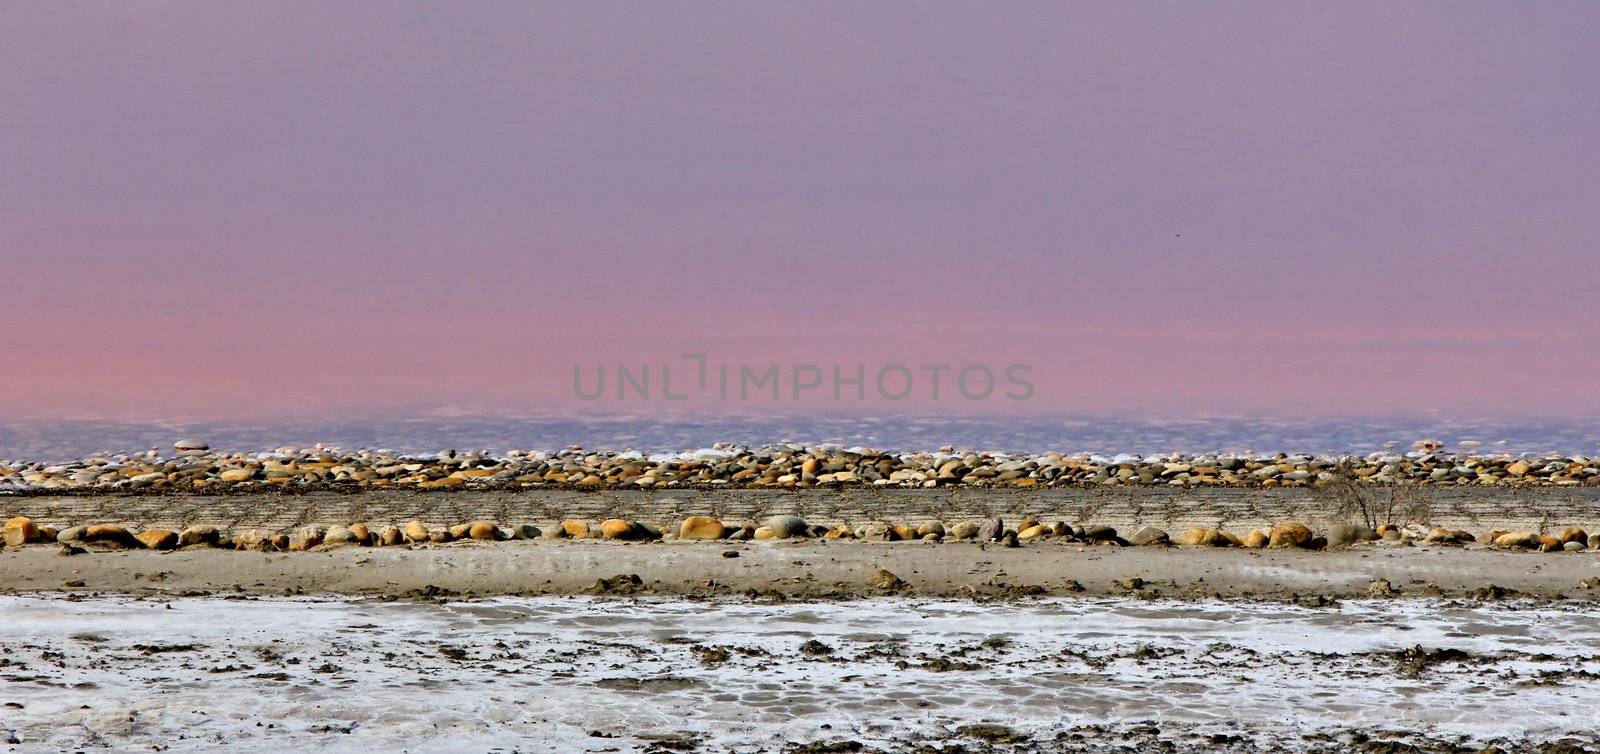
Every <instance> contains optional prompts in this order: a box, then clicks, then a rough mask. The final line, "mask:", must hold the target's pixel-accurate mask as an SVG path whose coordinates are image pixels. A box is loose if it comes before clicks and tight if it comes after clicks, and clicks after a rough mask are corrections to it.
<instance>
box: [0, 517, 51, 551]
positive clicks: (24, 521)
mask: <svg viewBox="0 0 1600 754" xmlns="http://www.w3.org/2000/svg"><path fill="white" fill-rule="evenodd" d="M0 533H3V536H4V539H5V546H6V547H21V546H23V545H26V544H32V543H34V542H40V541H43V540H42V539H41V538H40V535H39V528H38V527H37V526H34V525H33V519H31V518H28V517H27V516H17V517H15V518H10V519H6V523H5V526H4V528H3V529H0Z"/></svg>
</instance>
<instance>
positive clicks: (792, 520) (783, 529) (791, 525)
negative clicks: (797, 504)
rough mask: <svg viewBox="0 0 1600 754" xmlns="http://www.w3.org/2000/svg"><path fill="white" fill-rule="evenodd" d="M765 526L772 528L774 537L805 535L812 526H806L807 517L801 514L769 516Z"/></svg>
mask: <svg viewBox="0 0 1600 754" xmlns="http://www.w3.org/2000/svg"><path fill="white" fill-rule="evenodd" d="M763 526H764V527H765V528H768V529H771V530H772V532H773V535H774V537H776V538H778V539H789V538H791V537H804V536H805V535H806V533H807V529H809V528H810V527H808V526H806V520H805V519H803V518H801V517H799V516H791V515H782V516H771V517H769V518H767V520H766V522H765V523H764V524H763Z"/></svg>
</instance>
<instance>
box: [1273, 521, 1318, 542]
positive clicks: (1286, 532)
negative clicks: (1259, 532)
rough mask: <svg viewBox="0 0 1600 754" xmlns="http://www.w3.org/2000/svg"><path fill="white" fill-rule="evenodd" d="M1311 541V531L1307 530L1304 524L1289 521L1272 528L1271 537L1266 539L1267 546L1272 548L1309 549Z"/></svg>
mask: <svg viewBox="0 0 1600 754" xmlns="http://www.w3.org/2000/svg"><path fill="white" fill-rule="evenodd" d="M1311 539H1312V535H1311V529H1309V528H1307V527H1306V525H1305V524H1301V523H1297V522H1294V521H1289V522H1285V523H1281V524H1278V525H1277V526H1274V527H1272V535H1271V537H1269V538H1268V541H1267V546H1268V547H1272V548H1284V547H1309V546H1310V545H1311Z"/></svg>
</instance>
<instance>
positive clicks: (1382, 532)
mask: <svg viewBox="0 0 1600 754" xmlns="http://www.w3.org/2000/svg"><path fill="white" fill-rule="evenodd" d="M0 531H3V536H4V542H5V546H6V547H7V548H20V547H26V546H29V545H39V544H57V545H59V546H60V547H61V553H62V554H64V555H75V554H81V553H84V552H88V551H89V549H91V548H92V549H96V550H119V549H147V550H174V549H179V548H220V549H233V550H251V551H259V552H301V551H308V550H321V549H327V548H333V547H350V546H353V547H400V546H418V545H443V544H448V543H451V542H456V541H474V542H501V541H507V540H530V539H603V540H612V541H618V542H653V541H665V540H702V541H717V540H725V541H734V542H738V541H749V540H790V539H794V540H798V539H821V540H847V541H863V542H910V541H916V542H926V543H930V544H936V543H940V542H945V541H976V542H985V543H994V544H996V545H999V546H1002V547H1022V546H1024V545H1029V544H1033V543H1046V542H1054V543H1072V544H1083V545H1094V546H1107V547H1141V546H1144V547H1150V546H1154V547H1166V546H1172V545H1185V546H1190V547H1206V548H1212V547H1236V548H1247V549H1264V548H1271V549H1288V548H1295V549H1304V550H1324V549H1329V548H1341V547H1350V546H1356V545H1361V544H1364V543H1368V542H1383V543H1386V544H1390V545H1395V546H1408V545H1421V546H1462V545H1468V544H1482V545H1486V546H1489V547H1495V548H1500V549H1507V550H1537V551H1540V552H1582V551H1585V550H1600V534H1594V535H1591V534H1588V533H1587V532H1586V531H1585V530H1584V529H1582V528H1580V527H1577V526H1567V527H1564V528H1562V529H1560V530H1559V531H1558V532H1556V533H1551V534H1545V533H1540V532H1533V531H1518V532H1507V531H1499V530H1496V531H1489V532H1484V533H1481V534H1474V533H1472V532H1468V531H1465V530H1461V529H1449V528H1443V527H1432V528H1429V527H1427V526H1423V525H1419V524H1414V523H1413V524H1406V525H1397V524H1394V523H1384V524H1381V525H1379V526H1378V527H1376V528H1370V527H1367V526H1363V525H1359V524H1338V525H1334V526H1331V527H1329V528H1328V529H1327V530H1326V531H1323V532H1320V533H1319V532H1315V531H1313V530H1312V529H1311V528H1310V527H1308V526H1306V525H1305V524H1302V523H1299V522H1293V521H1289V522H1282V523H1279V524H1276V525H1274V526H1271V527H1263V528H1258V529H1251V530H1248V531H1244V532H1242V533H1238V534H1236V533H1234V532H1230V531H1226V530H1221V529H1211V528H1204V527H1197V528H1192V529H1189V530H1187V531H1185V532H1183V533H1182V534H1180V535H1177V536H1173V535H1171V534H1169V533H1168V532H1166V531H1164V530H1162V529H1159V528H1157V527H1154V526H1140V527H1138V528H1137V529H1135V530H1133V531H1130V532H1126V533H1124V532H1119V531H1118V530H1117V529H1115V528H1113V527H1111V526H1104V525H1099V526H1083V525H1079V524H1069V523H1067V522H1065V521H1054V522H1046V521H1041V520H1039V519H1037V518H1035V517H1033V516H1027V517H1024V518H1023V519H1022V520H1021V521H1019V522H1018V523H1017V524H1016V525H1015V527H1011V526H1008V525H1007V524H1006V522H1005V521H1004V520H1003V519H1001V518H994V519H990V520H981V521H961V522H957V523H953V524H950V525H948V526H947V525H946V524H945V522H943V521H936V520H934V521H922V522H919V523H915V524H913V523H907V522H890V521H873V522H869V523H865V524H860V525H852V524H848V523H835V524H832V525H825V524H816V523H810V522H807V521H806V520H805V519H803V518H801V517H800V516H795V515H777V516H771V517H769V518H767V519H766V520H765V521H764V522H761V523H760V524H757V523H756V522H753V521H750V522H734V523H727V522H723V521H721V520H719V519H717V518H716V517H713V516H705V515H697V516H689V517H688V518H685V519H683V520H682V521H681V522H678V523H677V524H676V525H674V526H671V527H670V528H666V529H663V528H662V527H660V526H657V525H656V524H653V523H650V522H645V521H638V520H628V519H622V518H611V519H606V520H604V521H599V522H594V521H585V520H579V519H568V520H564V521H562V522H560V523H559V524H558V525H556V526H551V527H548V528H545V529H541V528H539V527H538V526H535V525H533V524H527V523H523V524H513V525H502V524H501V523H499V522H494V521H487V520H479V521H467V522H462V523H457V524H453V525H448V526H432V527H430V526H428V525H427V524H426V523H424V522H423V521H421V520H420V519H413V520H411V521H408V522H405V523H404V524H395V523H389V524H383V525H371V524H368V523H367V522H354V523H350V524H348V525H334V526H321V525H308V526H302V527H297V528H295V529H292V530H289V531H275V530H271V529H246V530H239V531H230V530H225V529H222V528H219V527H216V526H212V525H209V524H199V525H193V526H189V527H185V528H183V529H181V530H173V529H160V528H151V529H143V530H139V531H134V530H130V529H128V528H126V527H124V526H122V525H119V524H114V523H94V522H65V523H59V524H39V523H36V522H35V521H34V520H33V519H31V518H28V517H26V516H15V517H12V518H10V519H8V520H6V522H5V525H4V527H3V530H0Z"/></svg>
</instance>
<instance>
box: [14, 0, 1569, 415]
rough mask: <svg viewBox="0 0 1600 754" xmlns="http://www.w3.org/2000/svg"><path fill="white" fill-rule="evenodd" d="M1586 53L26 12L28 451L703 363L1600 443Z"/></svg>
mask: <svg viewBox="0 0 1600 754" xmlns="http://www.w3.org/2000/svg"><path fill="white" fill-rule="evenodd" d="M1597 30H1600V4H1595V3H1586V2H1542V3H1535V4H1511V3H1455V2H1452V3H1443V2H1440V3H1422V2H1414V3H1403V4H1398V3H1371V4H1362V3H1339V4H1324V3H1303V4H1292V3H1266V2H1261V3H1233V4H1229V3H1132V2H1108V3H1072V4H1067V3H1054V2H1049V3H1008V4H1005V5H1003V6H993V5H984V4H967V3H961V4H954V3H854V2H848V3H803V4H802V3H751V2H727V3H548V4H538V3H527V2H474V3H466V4H461V3H426V4H423V3H404V2H367V3H352V2H326V1H324V0H317V1H315V2H282V3H256V4H240V3H178V2H160V3H158V2H147V3H70V4H69V3H50V2H36V3H15V4H12V5H10V6H9V7H8V8H7V9H6V13H5V21H4V22H3V23H0V276H3V278H0V279H3V280H4V288H3V289H0V291H3V292H0V333H4V335H3V337H4V342H3V348H4V350H3V362H0V416H4V415H21V416H27V415H81V414H86V413H102V414H120V415H129V416H142V417H159V416H164V415H183V416H226V415H245V414H248V415H254V416H259V415H272V414H277V413H282V414H295V415H301V414H306V413H316V412H322V411H334V412H360V411H370V410H380V409H381V410H425V409H428V408H432V407H437V406H444V405H454V406H460V405H469V406H483V407H490V408H520V409H564V408H572V407H575V406H582V407H592V406H590V405H588V404H581V402H578V401H576V400H575V399H574V398H573V397H572V389H571V381H572V367H573V365H574V363H582V364H584V365H593V364H595V363H597V362H600V363H607V364H615V363H617V362H618V361H622V362H626V363H630V364H637V363H640V362H650V363H655V364H659V363H662V362H664V361H669V360H675V359H676V358H677V357H678V355H679V354H682V353H685V352H702V353H706V354H708V355H709V356H710V357H711V358H712V359H713V361H720V362H726V363H733V364H738V363H753V364H758V365H765V364H768V363H778V364H782V365H789V364H793V363H817V364H823V365H831V364H834V363H839V364H846V365H850V364H855V363H858V362H864V363H867V364H872V365H879V364H883V363H889V362H896V363H904V364H910V365H916V364H920V363H927V362H930V361H933V362H942V363H954V364H957V365H960V364H965V363H970V362H980V363H986V364H993V365H996V370H997V371H998V370H999V369H1001V368H1003V366H1004V365H1005V364H1009V363H1028V364H1030V365H1032V366H1033V370H1032V372H1031V374H1030V376H1031V378H1032V379H1033V381H1034V383H1035V384H1036V386H1037V394H1036V396H1035V397H1034V399H1033V400H1031V401H1028V402H1026V403H1025V404H1023V405H999V404H995V403H985V404H982V405H959V404H945V405H940V406H935V407H932V408H933V409H936V410H961V411H969V410H972V411H1018V410H1028V411H1074V412H1078V411H1165V410H1173V409H1180V408H1181V409H1188V410H1192V411H1199V412H1206V411H1215V412H1230V413H1239V412H1250V411H1263V412H1264V411H1274V412H1280V413H1281V412H1283V411H1305V412H1311V413H1322V414H1327V413H1333V414H1341V413H1357V414H1373V413H1385V412H1405V411H1420V410H1435V409H1442V410H1446V411H1461V412H1467V413H1472V414H1482V413H1501V414H1527V413H1538V414H1552V413H1563V412H1595V411H1600V390H1596V389H1595V375H1596V374H1597V373H1600V342H1597V341H1600V336H1597V335H1596V332H1597V330H1596V325H1597V316H1596V315H1597V314H1600V305H1597V304H1596V303H1595V301H1596V296H1595V289H1596V283H1597V274H1596V267H1597V264H1596V262H1597V258H1600V256H1597V249H1600V230H1597V227H1600V226H1597V223H1596V219H1597V217H1600V215H1597V211H1600V148H1597V145H1600V88H1597V87H1596V86H1595V85H1594V84H1595V79H1594V76H1595V73H1596V71H1600V46H1597V45H1595V44H1594V34H1595V32H1596V31H1597ZM916 403H917V406H918V407H919V408H928V407H927V406H926V405H925V404H926V402H925V401H917V402H916ZM708 405H710V406H711V407H714V408H715V407H718V406H719V405H720V404H716V403H711V404H708ZM728 408H739V406H737V405H734V406H728ZM845 408H846V409H848V408H849V407H848V406H846V407H845Z"/></svg>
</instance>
